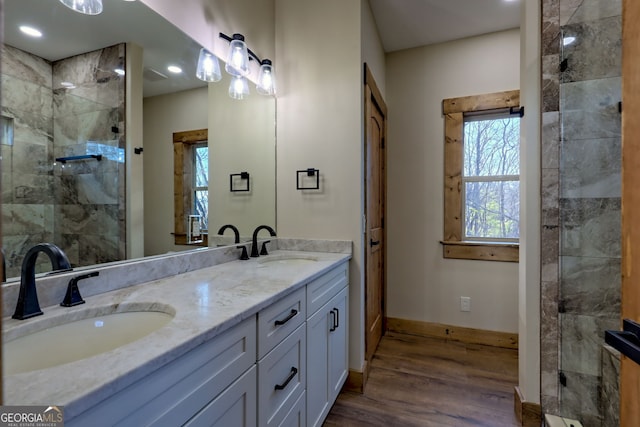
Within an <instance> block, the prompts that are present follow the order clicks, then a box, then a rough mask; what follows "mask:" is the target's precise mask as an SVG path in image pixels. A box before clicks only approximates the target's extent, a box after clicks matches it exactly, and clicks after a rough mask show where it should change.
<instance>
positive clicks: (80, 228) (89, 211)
mask: <svg viewBox="0 0 640 427" xmlns="http://www.w3.org/2000/svg"><path fill="white" fill-rule="evenodd" d="M117 212H118V207H117V206H111V205H56V206H55V217H56V227H60V229H61V230H63V232H64V233H70V234H109V233H111V232H112V230H117V229H118V213H117Z"/></svg>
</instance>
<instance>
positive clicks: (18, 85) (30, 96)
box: [1, 74, 53, 121]
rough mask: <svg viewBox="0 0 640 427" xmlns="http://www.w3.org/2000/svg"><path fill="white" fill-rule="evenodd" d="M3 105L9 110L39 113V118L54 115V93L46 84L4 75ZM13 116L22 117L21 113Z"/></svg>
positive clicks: (48, 118) (47, 118)
mask: <svg viewBox="0 0 640 427" xmlns="http://www.w3.org/2000/svg"><path fill="white" fill-rule="evenodd" d="M1 84H2V106H3V108H4V109H7V110H8V111H20V112H22V111H24V112H27V113H30V114H32V115H37V116H38V117H41V118H39V119H38V120H39V121H40V120H51V118H52V117H53V94H52V93H51V90H50V89H49V88H47V87H46V86H41V85H38V84H34V83H31V82H29V81H25V80H21V79H18V78H15V77H11V76H7V75H4V74H3V75H2V83H1ZM14 114H15V115H12V116H11V117H21V115H20V114H16V113H14Z"/></svg>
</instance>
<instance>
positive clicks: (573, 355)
mask: <svg viewBox="0 0 640 427" xmlns="http://www.w3.org/2000/svg"><path fill="white" fill-rule="evenodd" d="M619 323H620V321H619V319H618V318H617V317H616V318H600V317H595V316H584V315H575V314H569V313H563V314H561V315H560V327H561V329H562V338H561V345H560V352H561V355H560V366H561V367H562V371H563V372H565V371H571V372H574V373H579V374H584V375H594V376H595V375H599V373H600V364H601V354H600V348H601V347H602V345H603V344H604V331H605V330H607V329H616V328H617V327H618V325H619ZM596 408H597V406H596Z"/></svg>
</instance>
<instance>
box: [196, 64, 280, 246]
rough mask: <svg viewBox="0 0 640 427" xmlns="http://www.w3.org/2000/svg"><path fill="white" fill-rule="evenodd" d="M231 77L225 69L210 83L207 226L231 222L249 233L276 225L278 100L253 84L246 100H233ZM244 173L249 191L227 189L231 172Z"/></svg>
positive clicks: (248, 234)
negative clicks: (229, 93)
mask: <svg viewBox="0 0 640 427" xmlns="http://www.w3.org/2000/svg"><path fill="white" fill-rule="evenodd" d="M230 81H231V79H230V77H229V76H228V75H227V74H226V73H224V76H223V79H222V80H221V81H220V82H217V83H212V84H210V85H209V109H208V111H209V129H210V134H209V230H210V234H213V233H216V232H217V231H218V229H219V228H220V227H221V226H222V225H225V224H233V225H235V226H236V227H238V230H239V231H240V234H241V235H242V236H247V237H250V236H251V235H252V233H253V230H254V229H255V228H256V227H257V226H259V225H262V224H266V225H269V226H271V227H275V226H276V207H275V203H276V182H275V180H276V158H275V157H276V123H275V120H276V101H275V99H274V98H273V97H270V96H262V95H259V94H257V93H256V91H255V86H254V85H250V89H249V91H250V94H249V96H248V97H247V98H246V99H243V100H241V101H238V100H236V99H232V98H231V97H229V95H228V89H229V83H230ZM240 172H249V174H250V190H251V191H250V192H246V193H245V192H236V193H233V192H231V191H229V174H236V173H240ZM227 234H228V235H231V233H230V232H227ZM260 236H263V235H262V234H261V235H260ZM264 236H268V233H266V232H264ZM210 246H213V242H212V241H211V242H210Z"/></svg>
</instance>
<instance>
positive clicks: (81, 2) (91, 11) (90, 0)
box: [60, 0, 102, 15]
mask: <svg viewBox="0 0 640 427" xmlns="http://www.w3.org/2000/svg"><path fill="white" fill-rule="evenodd" d="M60 3H62V4H63V5H65V6H67V7H68V8H69V9H72V10H75V11H76V12H80V13H84V14H85V15H98V14H100V13H102V0H60Z"/></svg>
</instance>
